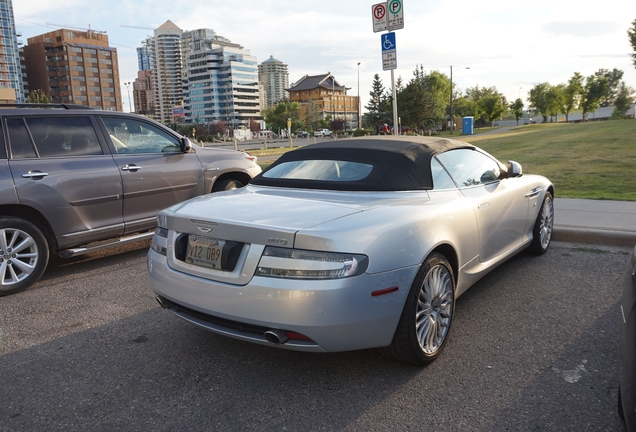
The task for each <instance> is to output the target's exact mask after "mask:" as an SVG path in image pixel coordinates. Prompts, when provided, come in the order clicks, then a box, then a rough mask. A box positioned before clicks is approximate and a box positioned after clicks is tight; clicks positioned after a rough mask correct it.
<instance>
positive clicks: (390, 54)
mask: <svg viewBox="0 0 636 432" xmlns="http://www.w3.org/2000/svg"><path fill="white" fill-rule="evenodd" d="M381 36H382V37H381V41H382V70H391V69H397V47H396V46H395V33H393V32H391V33H385V34H383V35H381Z"/></svg>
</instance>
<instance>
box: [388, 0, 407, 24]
mask: <svg viewBox="0 0 636 432" xmlns="http://www.w3.org/2000/svg"><path fill="white" fill-rule="evenodd" d="M386 8H387V13H386V26H387V30H389V31H393V30H399V29H403V28H404V5H403V4H402V0H388V1H387V2H386Z"/></svg>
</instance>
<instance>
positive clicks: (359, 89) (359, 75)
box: [358, 62, 360, 129]
mask: <svg viewBox="0 0 636 432" xmlns="http://www.w3.org/2000/svg"><path fill="white" fill-rule="evenodd" d="M358 129H360V62H358Z"/></svg>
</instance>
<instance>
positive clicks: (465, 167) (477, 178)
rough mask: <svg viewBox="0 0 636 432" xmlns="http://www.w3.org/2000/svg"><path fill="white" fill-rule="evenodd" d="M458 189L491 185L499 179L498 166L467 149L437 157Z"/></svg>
mask: <svg viewBox="0 0 636 432" xmlns="http://www.w3.org/2000/svg"><path fill="white" fill-rule="evenodd" d="M437 158H438V159H439V161H440V162H441V163H442V164H443V165H444V167H446V169H447V170H448V172H450V174H451V176H453V178H454V179H455V181H456V182H457V184H458V185H459V187H468V186H476V185H480V184H486V183H492V182H494V181H497V180H498V179H499V174H500V170H499V164H498V163H497V161H495V160H494V159H492V158H491V157H489V156H487V155H485V154H483V153H481V152H479V151H476V150H468V149H460V150H451V151H447V152H446V153H442V154H440V155H438V156H437Z"/></svg>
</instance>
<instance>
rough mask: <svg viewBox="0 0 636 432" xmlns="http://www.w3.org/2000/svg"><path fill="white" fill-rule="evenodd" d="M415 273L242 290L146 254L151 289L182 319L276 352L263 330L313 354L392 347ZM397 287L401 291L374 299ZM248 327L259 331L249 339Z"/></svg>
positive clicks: (260, 283) (259, 281)
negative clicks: (284, 335)
mask: <svg viewBox="0 0 636 432" xmlns="http://www.w3.org/2000/svg"><path fill="white" fill-rule="evenodd" d="M416 272H417V266H413V267H408V268H403V269H398V270H394V271H390V272H385V273H380V274H375V275H368V274H363V275H361V276H358V277H353V278H347V279H335V280H310V281H304V280H288V279H277V278H268V277H253V278H252V279H251V280H250V281H249V282H248V283H247V284H246V285H242V286H241V285H232V284H227V283H220V282H214V281H211V280H209V279H205V278H202V277H200V276H193V275H189V274H186V273H184V272H181V271H177V270H174V269H172V268H171V267H170V266H169V265H168V262H167V259H166V257H165V256H163V255H161V254H159V253H157V252H155V251H153V250H150V251H149V253H148V274H149V278H150V285H151V287H152V289H153V290H154V291H155V292H156V293H157V294H158V295H159V296H160V297H161V298H162V299H165V300H167V301H168V302H169V304H170V306H169V307H167V308H168V309H169V310H171V311H172V312H173V313H175V314H176V315H178V316H179V317H181V318H183V319H186V320H187V321H189V322H192V323H193V324H196V325H199V326H201V327H203V328H205V329H207V330H210V331H213V332H215V333H219V334H223V335H225V336H230V337H233V338H236V339H241V340H245V341H248V342H254V343H260V344H264V345H265V344H267V345H271V344H270V343H269V342H268V341H267V340H266V339H265V337H264V336H263V334H259V333H260V330H265V329H275V330H283V331H292V332H296V333H300V334H302V335H305V336H307V337H309V338H310V339H311V342H309V341H296V340H290V341H287V342H286V343H283V344H278V345H272V346H277V347H280V348H286V349H292V350H298V351H310V352H335V351H350V350H358V349H366V348H374V347H382V346H387V345H389V344H390V343H391V340H392V338H393V334H394V332H395V329H396V327H397V323H398V321H399V318H400V315H401V313H402V309H403V307H404V303H405V301H406V295H407V294H408V291H409V289H410V286H411V282H412V281H413V278H414V277H415V273H416ZM393 286H397V287H398V288H399V289H398V290H397V291H396V292H392V293H390V294H386V295H381V296H376V297H374V296H372V295H371V293H372V292H373V291H377V290H381V289H385V288H389V287H393ZM225 320H227V321H225ZM241 325H243V329H241ZM248 327H249V328H250V329H256V330H255V331H252V330H250V331H245V328H248Z"/></svg>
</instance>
